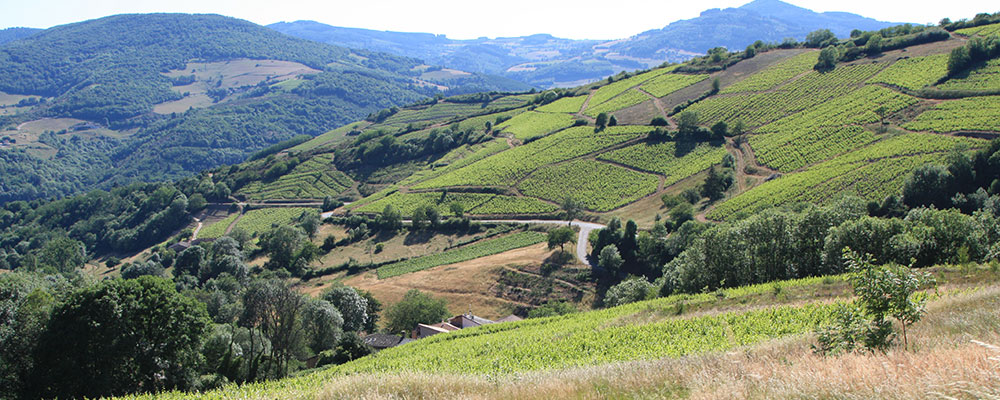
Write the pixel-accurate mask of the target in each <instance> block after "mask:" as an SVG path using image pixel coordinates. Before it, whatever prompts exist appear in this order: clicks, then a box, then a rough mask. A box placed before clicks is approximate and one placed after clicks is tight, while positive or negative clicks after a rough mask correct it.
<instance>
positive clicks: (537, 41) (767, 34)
mask: <svg viewBox="0 0 1000 400" xmlns="http://www.w3.org/2000/svg"><path fill="white" fill-rule="evenodd" d="M891 25H894V24H892V23H888V22H881V21H876V20H874V19H871V18H865V17H862V16H860V15H856V14H851V13H845V12H825V13H817V12H814V11H811V10H808V9H805V8H802V7H798V6H794V5H792V4H788V3H785V2H782V1H780V0H755V1H753V2H751V3H748V4H745V5H743V6H741V7H738V8H727V9H711V10H706V11H704V12H702V14H701V15H700V16H699V17H697V18H692V19H688V20H681V21H676V22H673V23H671V24H669V25H667V26H666V27H664V28H662V29H654V30H650V31H646V32H643V33H640V34H638V35H635V36H632V37H630V38H625V39H621V40H613V41H599V40H573V39H562V38H556V37H553V36H551V35H547V34H537V35H531V36H522V37H512V38H495V39H489V38H479V39H471V40H454V39H448V38H447V37H445V36H443V35H434V34H430V33H405V32H383V31H374V30H367V29H359V28H341V27H334V26H329V25H325V24H322V23H319V22H315V21H296V22H279V23H276V24H271V25H268V27H269V28H272V29H274V30H277V31H279V32H282V33H286V34H289V35H292V36H297V37H300V38H304V39H309V40H315V41H319V42H324V43H330V44H336V45H340V46H345V47H349V48H361V49H367V50H374V51H384V52H390V53H395V54H400V55H405V56H408V57H416V58H420V59H423V60H425V61H427V62H428V63H431V64H437V65H444V66H447V67H451V68H457V69H461V70H465V71H472V72H481V73H488V74H497V75H502V76H506V77H508V78H511V79H517V80H520V81H522V82H526V83H530V84H532V85H536V86H542V87H553V86H574V85H578V84H582V83H585V82H589V81H594V80H598V79H602V78H604V77H606V76H608V75H612V74H615V73H617V72H620V71H623V70H635V69H643V68H649V67H653V66H656V65H659V64H661V63H663V62H680V61H684V60H687V59H689V58H691V57H693V56H696V55H698V54H702V53H704V52H706V51H707V50H708V49H710V48H713V47H718V46H725V47H727V48H729V49H730V50H742V49H743V48H744V47H746V46H747V45H749V44H751V43H752V42H753V41H756V40H765V41H774V42H780V41H782V40H783V39H785V38H789V37H791V38H795V39H797V40H802V39H804V38H805V35H806V34H808V33H809V32H812V31H814V30H817V29H823V28H827V29H830V30H831V31H833V32H834V33H835V34H837V36H840V37H846V36H848V35H849V34H850V32H851V30H853V29H861V30H877V29H882V28H885V27H888V26H891Z"/></svg>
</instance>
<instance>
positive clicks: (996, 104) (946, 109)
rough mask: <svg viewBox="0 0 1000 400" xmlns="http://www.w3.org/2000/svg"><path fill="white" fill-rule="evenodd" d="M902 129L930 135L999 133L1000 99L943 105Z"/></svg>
mask: <svg viewBox="0 0 1000 400" xmlns="http://www.w3.org/2000/svg"><path fill="white" fill-rule="evenodd" d="M903 127H905V128H906V129H910V130H914V131H930V132H942V133H944V132H958V131H992V132H1000V96H983V97H970V98H966V99H959V100H949V101H944V102H942V103H940V104H938V105H937V106H935V107H934V108H932V109H930V110H927V111H924V112H923V113H922V114H920V115H919V116H917V118H916V119H915V120H913V121H912V122H910V123H908V124H906V125H904V126H903Z"/></svg>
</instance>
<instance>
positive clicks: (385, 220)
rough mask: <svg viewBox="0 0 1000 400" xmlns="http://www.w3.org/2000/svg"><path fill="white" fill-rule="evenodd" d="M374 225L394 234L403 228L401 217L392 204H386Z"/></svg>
mask: <svg viewBox="0 0 1000 400" xmlns="http://www.w3.org/2000/svg"><path fill="white" fill-rule="evenodd" d="M376 223H377V224H378V226H379V228H380V229H382V230H386V231H390V232H395V231H398V230H399V229H400V228H402V227H403V215H402V214H401V213H400V212H399V210H397V209H396V208H395V207H393V206H392V204H386V205H385V208H383V209H382V213H381V214H379V216H378V218H377V221H376Z"/></svg>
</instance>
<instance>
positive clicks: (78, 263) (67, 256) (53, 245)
mask: <svg viewBox="0 0 1000 400" xmlns="http://www.w3.org/2000/svg"><path fill="white" fill-rule="evenodd" d="M38 261H39V262H40V263H41V264H42V266H45V267H51V268H53V269H54V270H55V272H58V273H61V274H63V275H66V274H72V273H76V269H77V268H80V267H82V266H83V264H84V263H85V262H86V261H87V251H86V249H85V248H84V247H83V243H81V242H80V241H78V240H73V239H70V238H68V237H65V236H62V237H59V238H56V239H53V240H50V241H48V242H46V243H45V246H43V247H42V252H41V255H39V257H38Z"/></svg>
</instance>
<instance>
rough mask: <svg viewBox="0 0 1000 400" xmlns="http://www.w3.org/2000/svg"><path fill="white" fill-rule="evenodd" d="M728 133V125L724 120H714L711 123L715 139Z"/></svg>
mask: <svg viewBox="0 0 1000 400" xmlns="http://www.w3.org/2000/svg"><path fill="white" fill-rule="evenodd" d="M728 134H729V125H727V124H726V123H725V121H719V122H716V123H715V125H712V136H714V138H715V139H722V138H724V137H726V135H728Z"/></svg>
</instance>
